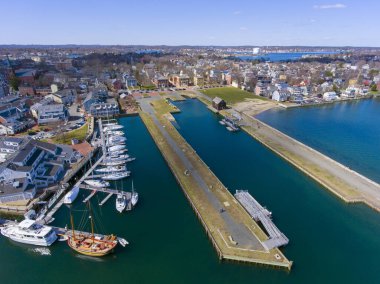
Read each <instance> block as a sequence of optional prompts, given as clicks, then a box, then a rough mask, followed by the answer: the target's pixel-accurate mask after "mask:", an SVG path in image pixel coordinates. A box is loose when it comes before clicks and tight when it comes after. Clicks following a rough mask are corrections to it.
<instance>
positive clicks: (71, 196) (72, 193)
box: [63, 186, 79, 204]
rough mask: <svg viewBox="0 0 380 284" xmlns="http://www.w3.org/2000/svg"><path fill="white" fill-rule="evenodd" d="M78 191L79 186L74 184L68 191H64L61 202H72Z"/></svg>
mask: <svg viewBox="0 0 380 284" xmlns="http://www.w3.org/2000/svg"><path fill="white" fill-rule="evenodd" d="M78 193H79V187H78V186H74V187H73V188H72V189H71V190H70V191H69V192H68V193H66V195H65V197H64V199H63V203H64V204H71V203H73V202H74V200H75V199H76V198H77V196H78Z"/></svg>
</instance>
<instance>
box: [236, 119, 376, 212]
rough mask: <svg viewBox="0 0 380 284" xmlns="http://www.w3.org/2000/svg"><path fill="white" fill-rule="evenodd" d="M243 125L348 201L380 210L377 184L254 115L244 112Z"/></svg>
mask: <svg viewBox="0 0 380 284" xmlns="http://www.w3.org/2000/svg"><path fill="white" fill-rule="evenodd" d="M243 119H244V122H245V123H246V125H247V126H243V127H242V128H243V129H244V130H245V131H246V132H247V133H248V134H250V135H251V136H253V137H254V138H255V139H257V140H258V141H259V142H261V143H262V144H264V145H265V146H267V147H268V148H269V149H271V150H272V151H273V152H275V153H276V154H278V155H279V156H281V157H282V158H284V159H285V160H286V161H288V162H289V163H291V164H292V165H294V166H295V167H297V168H298V169H299V170H301V171H302V172H304V173H305V174H307V175H308V176H310V177H311V178H313V179H314V180H316V181H317V182H318V183H320V184H321V185H323V186H324V187H325V188H327V189H328V190H330V191H331V192H332V193H334V194H335V195H337V196H338V197H340V198H341V199H343V200H344V201H345V202H348V203H357V202H362V203H365V204H367V205H368V206H370V207H372V208H373V209H375V210H377V211H379V212H380V185H379V184H378V183H376V182H374V181H372V180H370V179H369V178H367V177H365V176H363V175H361V174H359V173H357V172H355V171H353V170H351V169H350V168H348V167H346V166H344V165H342V164H340V163H338V162H337V161H335V160H333V159H331V158H329V157H327V156H326V155H323V154H322V153H320V152H318V151H316V150H314V149H312V148H310V147H309V146H306V145H305V144H303V143H301V142H299V141H297V140H295V139H293V138H291V137H289V136H288V135H286V134H284V133H282V132H280V131H278V130H277V129H274V128H273V127H271V126H269V125H267V124H265V123H263V122H262V121H260V120H258V119H256V118H255V117H252V116H248V115H245V114H243Z"/></svg>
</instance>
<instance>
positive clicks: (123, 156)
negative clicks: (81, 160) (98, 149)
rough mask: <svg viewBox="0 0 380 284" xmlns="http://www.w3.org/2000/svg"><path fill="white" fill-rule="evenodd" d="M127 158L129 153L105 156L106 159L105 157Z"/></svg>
mask: <svg viewBox="0 0 380 284" xmlns="http://www.w3.org/2000/svg"><path fill="white" fill-rule="evenodd" d="M128 158H129V155H128V154H123V155H109V156H107V157H106V160H107V159H111V160H112V159H128Z"/></svg>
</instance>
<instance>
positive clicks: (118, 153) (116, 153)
mask: <svg viewBox="0 0 380 284" xmlns="http://www.w3.org/2000/svg"><path fill="white" fill-rule="evenodd" d="M125 152H128V149H123V150H119V151H113V152H106V155H121V154H123V153H125Z"/></svg>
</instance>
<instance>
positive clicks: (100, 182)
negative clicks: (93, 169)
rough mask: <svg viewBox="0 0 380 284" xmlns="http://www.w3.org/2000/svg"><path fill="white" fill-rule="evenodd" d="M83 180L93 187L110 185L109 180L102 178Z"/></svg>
mask: <svg viewBox="0 0 380 284" xmlns="http://www.w3.org/2000/svg"><path fill="white" fill-rule="evenodd" d="M84 182H85V183H87V184H88V185H90V186H93V187H109V186H110V183H109V182H107V181H104V180H99V179H86V180H85V181H84Z"/></svg>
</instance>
